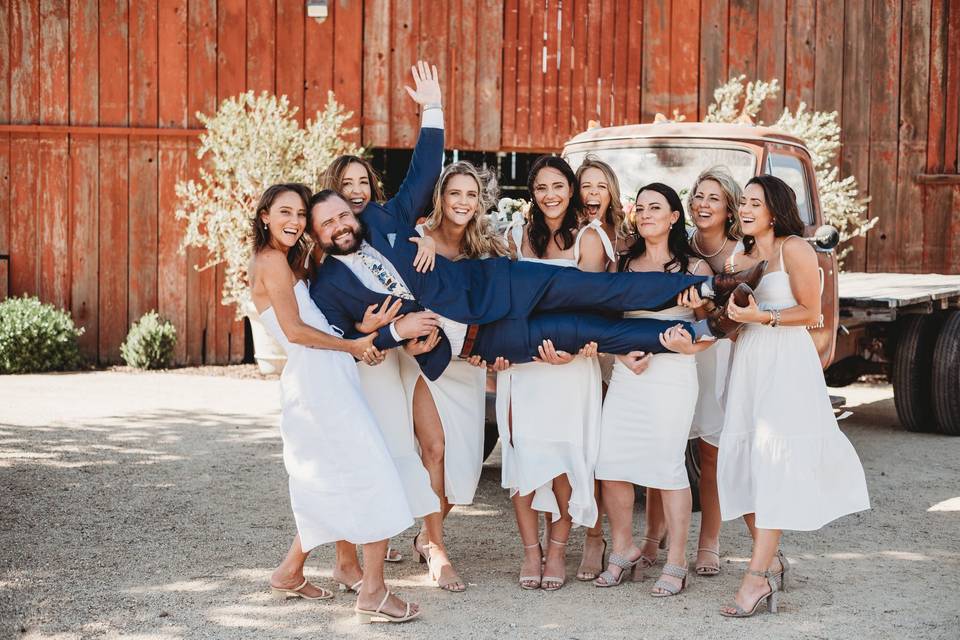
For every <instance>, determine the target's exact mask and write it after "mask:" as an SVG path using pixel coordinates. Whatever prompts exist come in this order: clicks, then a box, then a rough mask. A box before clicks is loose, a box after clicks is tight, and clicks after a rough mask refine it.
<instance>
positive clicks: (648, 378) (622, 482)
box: [594, 183, 712, 597]
mask: <svg viewBox="0 0 960 640" xmlns="http://www.w3.org/2000/svg"><path fill="white" fill-rule="evenodd" d="M634 215H635V220H636V225H637V232H638V234H639V238H638V239H637V242H636V243H635V244H634V245H633V247H631V248H630V251H629V252H628V253H627V254H625V255H624V256H622V257H621V259H620V264H619V265H618V267H619V269H618V270H619V271H622V272H648V271H666V272H681V273H691V274H696V275H705V276H709V275H712V271H711V270H710V267H709V266H708V265H707V263H706V261H704V260H703V259H700V258H697V257H695V256H694V255H693V251H692V249H691V248H690V245H689V243H688V242H687V234H686V231H685V230H684V223H683V204H682V203H681V202H680V197H679V196H678V195H677V193H676V192H675V191H674V190H673V189H671V188H670V187H668V186H667V185H664V184H660V183H653V184H649V185H646V186H644V187H642V188H641V189H640V191H639V192H638V193H637V200H636V205H635V208H634ZM702 302H703V301H702V300H699V299H694V300H690V299H688V298H687V296H686V294H684V295H682V296H680V297H679V298H678V299H677V305H675V306H673V307H670V308H669V309H664V310H661V311H634V312H628V313H627V314H625V315H626V316H627V317H635V318H656V319H660V320H676V321H677V322H678V325H676V326H675V327H673V328H671V329H669V330H668V331H667V332H665V333H664V335H663V336H662V337H661V341H662V342H663V343H664V344H665V345H666V346H667V347H668V348H669V349H670V350H671V351H674V352H675V353H659V354H656V355H653V356H648V360H647V361H646V362H645V365H646V369H645V370H642V371H641V372H640V373H636V371H635V370H633V369H632V368H631V367H630V366H629V365H631V364H633V363H632V362H631V361H630V360H627V359H620V358H618V359H617V362H616V364H615V365H614V368H613V377H612V378H611V380H610V387H609V389H608V390H607V396H606V399H605V401H604V405H603V419H602V421H601V427H600V455H599V458H598V460H597V468H596V476H597V478H598V479H599V480H601V484H602V487H603V489H602V491H603V500H604V507H605V508H606V511H607V517H608V519H609V520H610V529H611V533H612V536H613V554H611V556H610V561H609V565H608V568H607V570H606V571H604V572H603V573H602V574H601V575H600V576H599V577H598V578H597V579H596V580H595V581H594V584H595V585H596V586H598V587H611V586H615V585H618V584H620V583H621V581H622V580H623V578H624V576H625V574H626V573H627V572H628V571H632V570H633V567H634V566H635V565H636V564H637V563H638V562H639V561H640V559H641V558H642V557H643V555H642V550H641V549H640V548H639V547H637V546H636V545H635V544H634V541H633V502H634V485H640V486H644V487H647V489H648V492H651V491H652V490H659V493H660V494H661V497H662V502H663V511H664V512H665V514H666V520H667V534H668V536H669V551H668V554H667V564H666V565H664V567H663V575H662V576H661V577H660V579H659V580H657V582H656V584H655V585H654V588H653V591H652V592H651V595H653V596H658V597H662V596H672V595H677V594H678V593H680V591H681V590H682V589H683V588H684V586H685V585H686V574H687V560H686V542H687V530H688V528H689V525H690V508H691V495H690V483H689V480H688V478H687V470H686V464H685V453H686V448H687V439H688V438H689V435H690V425H691V422H692V420H693V414H694V410H695V408H696V402H697V392H698V384H697V365H696V360H695V358H694V356H693V354H694V353H696V352H698V351H702V350H704V349H707V348H708V347H709V346H710V345H711V344H712V341H709V342H707V341H701V342H697V343H694V342H692V336H691V334H690V333H689V332H688V331H687V330H686V329H684V328H683V326H682V325H681V324H679V323H681V322H686V323H692V322H694V321H695V320H696V317H695V313H694V311H693V310H691V309H690V308H687V306H683V305H690V306H700V305H702ZM688 326H689V325H688Z"/></svg>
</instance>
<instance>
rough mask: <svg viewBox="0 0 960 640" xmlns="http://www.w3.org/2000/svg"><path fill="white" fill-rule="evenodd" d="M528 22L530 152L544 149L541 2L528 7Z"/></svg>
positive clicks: (542, 14)
mask: <svg viewBox="0 0 960 640" xmlns="http://www.w3.org/2000/svg"><path fill="white" fill-rule="evenodd" d="M530 22H531V27H530V40H529V42H530V113H529V123H530V125H529V134H528V137H527V140H528V142H527V146H528V147H529V148H530V149H531V150H536V151H542V150H544V149H545V147H546V145H544V143H543V136H542V133H543V110H544V109H543V108H544V95H543V89H544V70H543V54H544V51H545V46H544V40H543V33H544V30H545V29H546V24H545V22H546V15H545V13H544V6H543V2H541V1H539V0H537V2H534V3H533V4H532V6H531V7H530Z"/></svg>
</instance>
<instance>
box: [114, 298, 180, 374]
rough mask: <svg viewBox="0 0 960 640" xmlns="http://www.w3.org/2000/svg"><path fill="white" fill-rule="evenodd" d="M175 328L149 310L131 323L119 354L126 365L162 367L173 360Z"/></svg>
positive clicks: (167, 365)
mask: <svg viewBox="0 0 960 640" xmlns="http://www.w3.org/2000/svg"><path fill="white" fill-rule="evenodd" d="M176 344H177V330H176V328H174V326H173V325H172V324H171V323H170V322H169V321H168V320H164V319H163V318H161V317H160V316H159V315H158V314H157V312H156V311H150V312H148V313H145V314H143V316H142V317H141V318H140V319H139V320H137V321H136V322H134V323H133V325H132V326H131V327H130V332H129V333H128V334H127V339H126V340H124V341H123V344H122V345H120V355H122V356H123V361H124V362H126V363H127V366H130V367H133V368H135V369H164V368H166V367H169V366H170V363H171V362H173V348H174V346H175V345H176Z"/></svg>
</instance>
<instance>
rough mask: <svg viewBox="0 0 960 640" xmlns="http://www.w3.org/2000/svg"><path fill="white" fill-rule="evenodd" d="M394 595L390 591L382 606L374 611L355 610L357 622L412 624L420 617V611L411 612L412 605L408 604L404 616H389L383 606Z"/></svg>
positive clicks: (381, 603) (381, 602)
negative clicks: (412, 621) (411, 622)
mask: <svg viewBox="0 0 960 640" xmlns="http://www.w3.org/2000/svg"><path fill="white" fill-rule="evenodd" d="M391 595H393V594H392V593H391V592H390V591H389V590H388V591H387V593H386V595H384V596H383V600H381V601H380V606H378V607H377V608H376V609H374V610H373V611H370V610H368V609H360V608H359V607H355V608H354V610H353V611H354V612H355V613H356V614H357V622H359V623H360V624H370V623H373V622H410V621H411V620H413V619H414V618H417V617H418V616H419V615H420V611H419V610H417V611H414V612H413V613H411V612H410V605H411V603H409V602H408V603H407V608H406V610H405V611H404V612H403V615H402V616H395V615H392V614H389V613H387V612H385V611H384V610H383V605H385V604H387V600H389V599H390V596H391Z"/></svg>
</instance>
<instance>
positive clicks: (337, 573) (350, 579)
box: [333, 540, 363, 587]
mask: <svg viewBox="0 0 960 640" xmlns="http://www.w3.org/2000/svg"><path fill="white" fill-rule="evenodd" d="M361 578H363V568H362V567H361V566H360V560H359V559H358V558H357V545H355V544H351V543H349V542H347V541H346V540H339V541H337V544H336V554H335V555H334V565H333V579H334V580H336V581H337V582H339V583H340V584H342V585H344V586H347V587H352V586H353V585H355V584H356V583H357V582H359V581H360V579H361Z"/></svg>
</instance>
